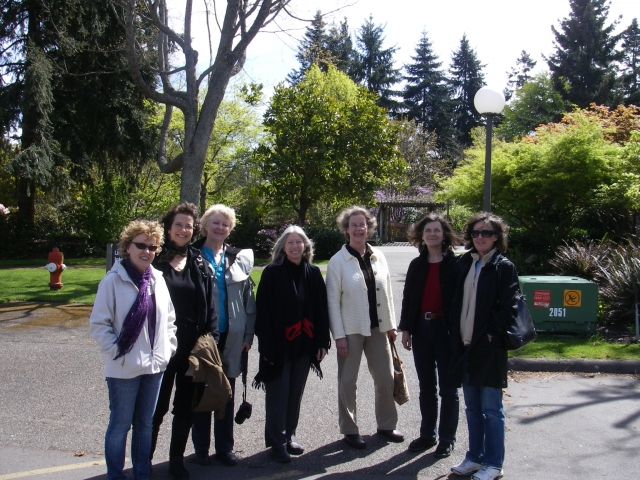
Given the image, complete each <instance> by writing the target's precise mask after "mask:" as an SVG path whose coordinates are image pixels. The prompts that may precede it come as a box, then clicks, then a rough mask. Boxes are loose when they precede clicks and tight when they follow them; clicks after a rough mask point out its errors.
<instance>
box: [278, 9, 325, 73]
mask: <svg viewBox="0 0 640 480" xmlns="http://www.w3.org/2000/svg"><path fill="white" fill-rule="evenodd" d="M326 27H327V24H326V23H325V21H324V19H323V18H322V12H320V10H318V11H316V14H315V16H314V17H313V20H311V25H309V26H308V27H307V29H306V31H305V34H304V38H303V39H302V41H301V42H300V45H299V46H298V53H297V54H296V59H297V60H298V63H299V64H300V68H299V69H298V70H294V71H293V72H291V73H290V74H289V75H288V77H287V80H288V81H289V83H291V84H296V83H298V82H299V81H300V80H301V79H302V77H304V74H305V72H306V71H307V70H308V69H309V67H311V65H313V64H314V63H315V64H317V65H318V66H319V67H320V68H321V69H322V70H323V71H326V69H327V64H328V63H329V62H328V60H329V58H328V52H327V40H328V37H327V32H326Z"/></svg>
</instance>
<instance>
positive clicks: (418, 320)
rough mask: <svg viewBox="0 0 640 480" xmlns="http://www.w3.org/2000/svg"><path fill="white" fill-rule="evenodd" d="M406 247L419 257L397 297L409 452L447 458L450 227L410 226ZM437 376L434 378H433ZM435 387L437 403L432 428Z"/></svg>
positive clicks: (440, 223)
mask: <svg viewBox="0 0 640 480" xmlns="http://www.w3.org/2000/svg"><path fill="white" fill-rule="evenodd" d="M409 241H410V242H411V244H412V245H414V246H415V247H417V248H418V250H419V252H420V256H419V257H418V258H415V259H414V260H413V261H412V262H411V264H410V265H409V269H408V271H407V277H406V280H405V284H404V295H403V297H402V313H401V314H400V326H399V328H400V330H402V345H403V346H404V348H406V349H407V350H412V349H413V359H414V362H415V366H416V373H417V374H418V381H419V384H420V413H421V415H422V422H421V424H420V436H419V437H418V438H417V439H415V440H414V441H412V442H411V443H410V444H409V451H410V452H423V451H425V450H427V449H429V448H431V447H433V446H435V445H436V443H438V440H439V443H438V448H436V451H435V452H434V456H435V457H437V458H445V457H448V456H449V455H451V452H452V450H453V447H454V445H455V442H456V430H457V428H458V414H459V400H458V389H457V388H456V385H455V383H452V382H451V381H450V379H449V378H448V372H449V366H450V361H451V339H450V337H449V328H450V326H449V323H450V318H449V310H450V307H451V301H452V300H453V294H454V292H455V288H456V273H455V264H456V257H455V255H454V253H453V250H452V247H453V245H457V243H458V239H457V237H456V236H455V234H454V233H453V230H452V228H451V225H449V222H448V221H447V220H446V219H445V218H444V217H443V216H442V215H438V214H437V213H430V214H428V215H426V216H425V217H424V218H422V219H421V220H419V221H418V222H416V223H415V224H414V225H412V226H411V229H410V231H409ZM436 372H437V376H436ZM438 386H439V387H440V397H441V399H442V402H441V409H440V423H439V426H438V430H437V434H436V423H437V422H438Z"/></svg>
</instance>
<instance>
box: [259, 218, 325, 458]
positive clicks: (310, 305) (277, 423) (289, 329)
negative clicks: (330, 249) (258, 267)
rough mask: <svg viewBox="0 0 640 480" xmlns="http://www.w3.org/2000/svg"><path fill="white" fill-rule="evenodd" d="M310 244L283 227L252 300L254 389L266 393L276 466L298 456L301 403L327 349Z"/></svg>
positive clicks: (300, 234) (299, 232) (268, 429)
mask: <svg viewBox="0 0 640 480" xmlns="http://www.w3.org/2000/svg"><path fill="white" fill-rule="evenodd" d="M312 259H313V245H312V243H311V241H310V240H309V238H308V237H307V235H306V234H305V233H304V230H302V229H301V228H300V227H298V226H295V225H292V226H290V227H288V228H287V229H286V230H285V231H284V232H283V233H282V235H281V236H280V238H279V239H278V240H277V241H276V243H275V245H274V247H273V252H272V255H271V263H270V264H269V265H268V266H267V267H266V268H265V269H264V272H263V273H262V278H261V280H260V284H259V285H258V292H257V296H256V303H257V316H256V335H257V336H258V350H259V352H260V367H259V371H258V374H257V375H256V377H255V380H254V386H256V387H259V386H261V387H264V388H265V392H266V399H265V401H266V419H265V442H266V446H267V448H268V447H271V454H272V455H273V457H274V458H275V459H276V461H278V462H281V463H287V462H290V461H291V455H302V453H304V447H303V446H302V445H300V444H299V443H297V441H296V436H295V433H296V428H297V426H298V418H299V416H300V403H301V401H302V394H303V392H304V387H305V385H306V382H307V376H308V375H309V369H313V370H314V371H315V372H316V373H317V374H318V376H319V377H320V378H322V370H321V369H320V362H322V359H323V358H324V357H325V355H326V354H327V350H328V349H329V347H330V345H331V340H330V337H329V314H328V310H327V290H326V288H325V284H324V280H323V278H322V274H321V273H320V269H319V268H318V267H316V266H315V265H312V264H311V260H312Z"/></svg>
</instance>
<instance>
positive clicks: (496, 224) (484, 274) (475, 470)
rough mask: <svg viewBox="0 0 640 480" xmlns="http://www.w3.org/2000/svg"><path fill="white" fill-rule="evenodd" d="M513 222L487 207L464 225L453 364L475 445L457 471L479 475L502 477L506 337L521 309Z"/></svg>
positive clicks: (486, 479)
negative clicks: (512, 256)
mask: <svg viewBox="0 0 640 480" xmlns="http://www.w3.org/2000/svg"><path fill="white" fill-rule="evenodd" d="M508 230H509V228H508V227H507V225H506V224H505V222H504V220H502V219H501V218H500V217H497V216H495V215H492V214H491V213H487V212H482V213H479V214H478V215H476V216H474V217H473V218H471V219H470V220H469V221H468V222H467V224H466V226H465V227H464V232H463V238H464V241H465V247H466V248H468V249H470V250H469V252H467V253H466V254H465V255H464V256H463V257H462V258H461V259H460V261H459V262H458V264H457V268H458V277H459V279H460V280H459V282H458V287H457V289H456V294H455V297H454V300H453V306H452V309H451V327H452V329H451V336H452V337H453V340H454V341H453V349H454V352H453V358H454V363H453V369H452V374H453V375H454V378H455V380H456V383H458V384H460V383H462V391H463V393H464V401H465V405H466V415H467V427H468V429H469V450H468V451H467V454H466V456H465V459H464V460H463V461H462V463H460V464H459V465H456V466H455V467H453V468H452V469H451V471H452V472H453V473H454V474H456V475H472V474H473V476H472V477H471V478H472V479H473V480H493V479H495V478H500V477H502V474H503V471H502V464H503V462H504V437H505V428H506V426H505V415H504V408H503V406H502V389H503V388H506V386H507V350H506V349H505V347H504V346H503V344H502V341H501V337H502V336H503V335H504V334H505V333H506V331H507V328H508V327H509V325H510V323H511V321H512V319H513V318H514V317H515V316H516V315H517V306H516V293H517V291H518V275H517V273H516V268H515V266H514V265H513V263H511V262H510V261H509V260H508V259H507V258H506V257H505V256H504V253H505V251H506V250H507V233H508Z"/></svg>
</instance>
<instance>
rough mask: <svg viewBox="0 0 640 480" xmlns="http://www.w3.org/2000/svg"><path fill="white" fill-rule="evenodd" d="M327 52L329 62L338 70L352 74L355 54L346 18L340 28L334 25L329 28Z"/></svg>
mask: <svg viewBox="0 0 640 480" xmlns="http://www.w3.org/2000/svg"><path fill="white" fill-rule="evenodd" d="M326 50H327V52H328V57H329V60H330V61H331V63H332V64H333V65H335V67H336V68H337V69H338V70H340V71H341V72H344V73H346V74H347V75H349V74H350V73H351V72H352V70H353V60H354V55H355V52H354V50H353V41H352V40H351V34H350V33H349V24H348V23H347V19H346V17H345V19H344V20H343V21H342V22H340V24H339V25H338V26H336V25H335V24H332V25H331V28H329V33H328V34H327V42H326Z"/></svg>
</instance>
